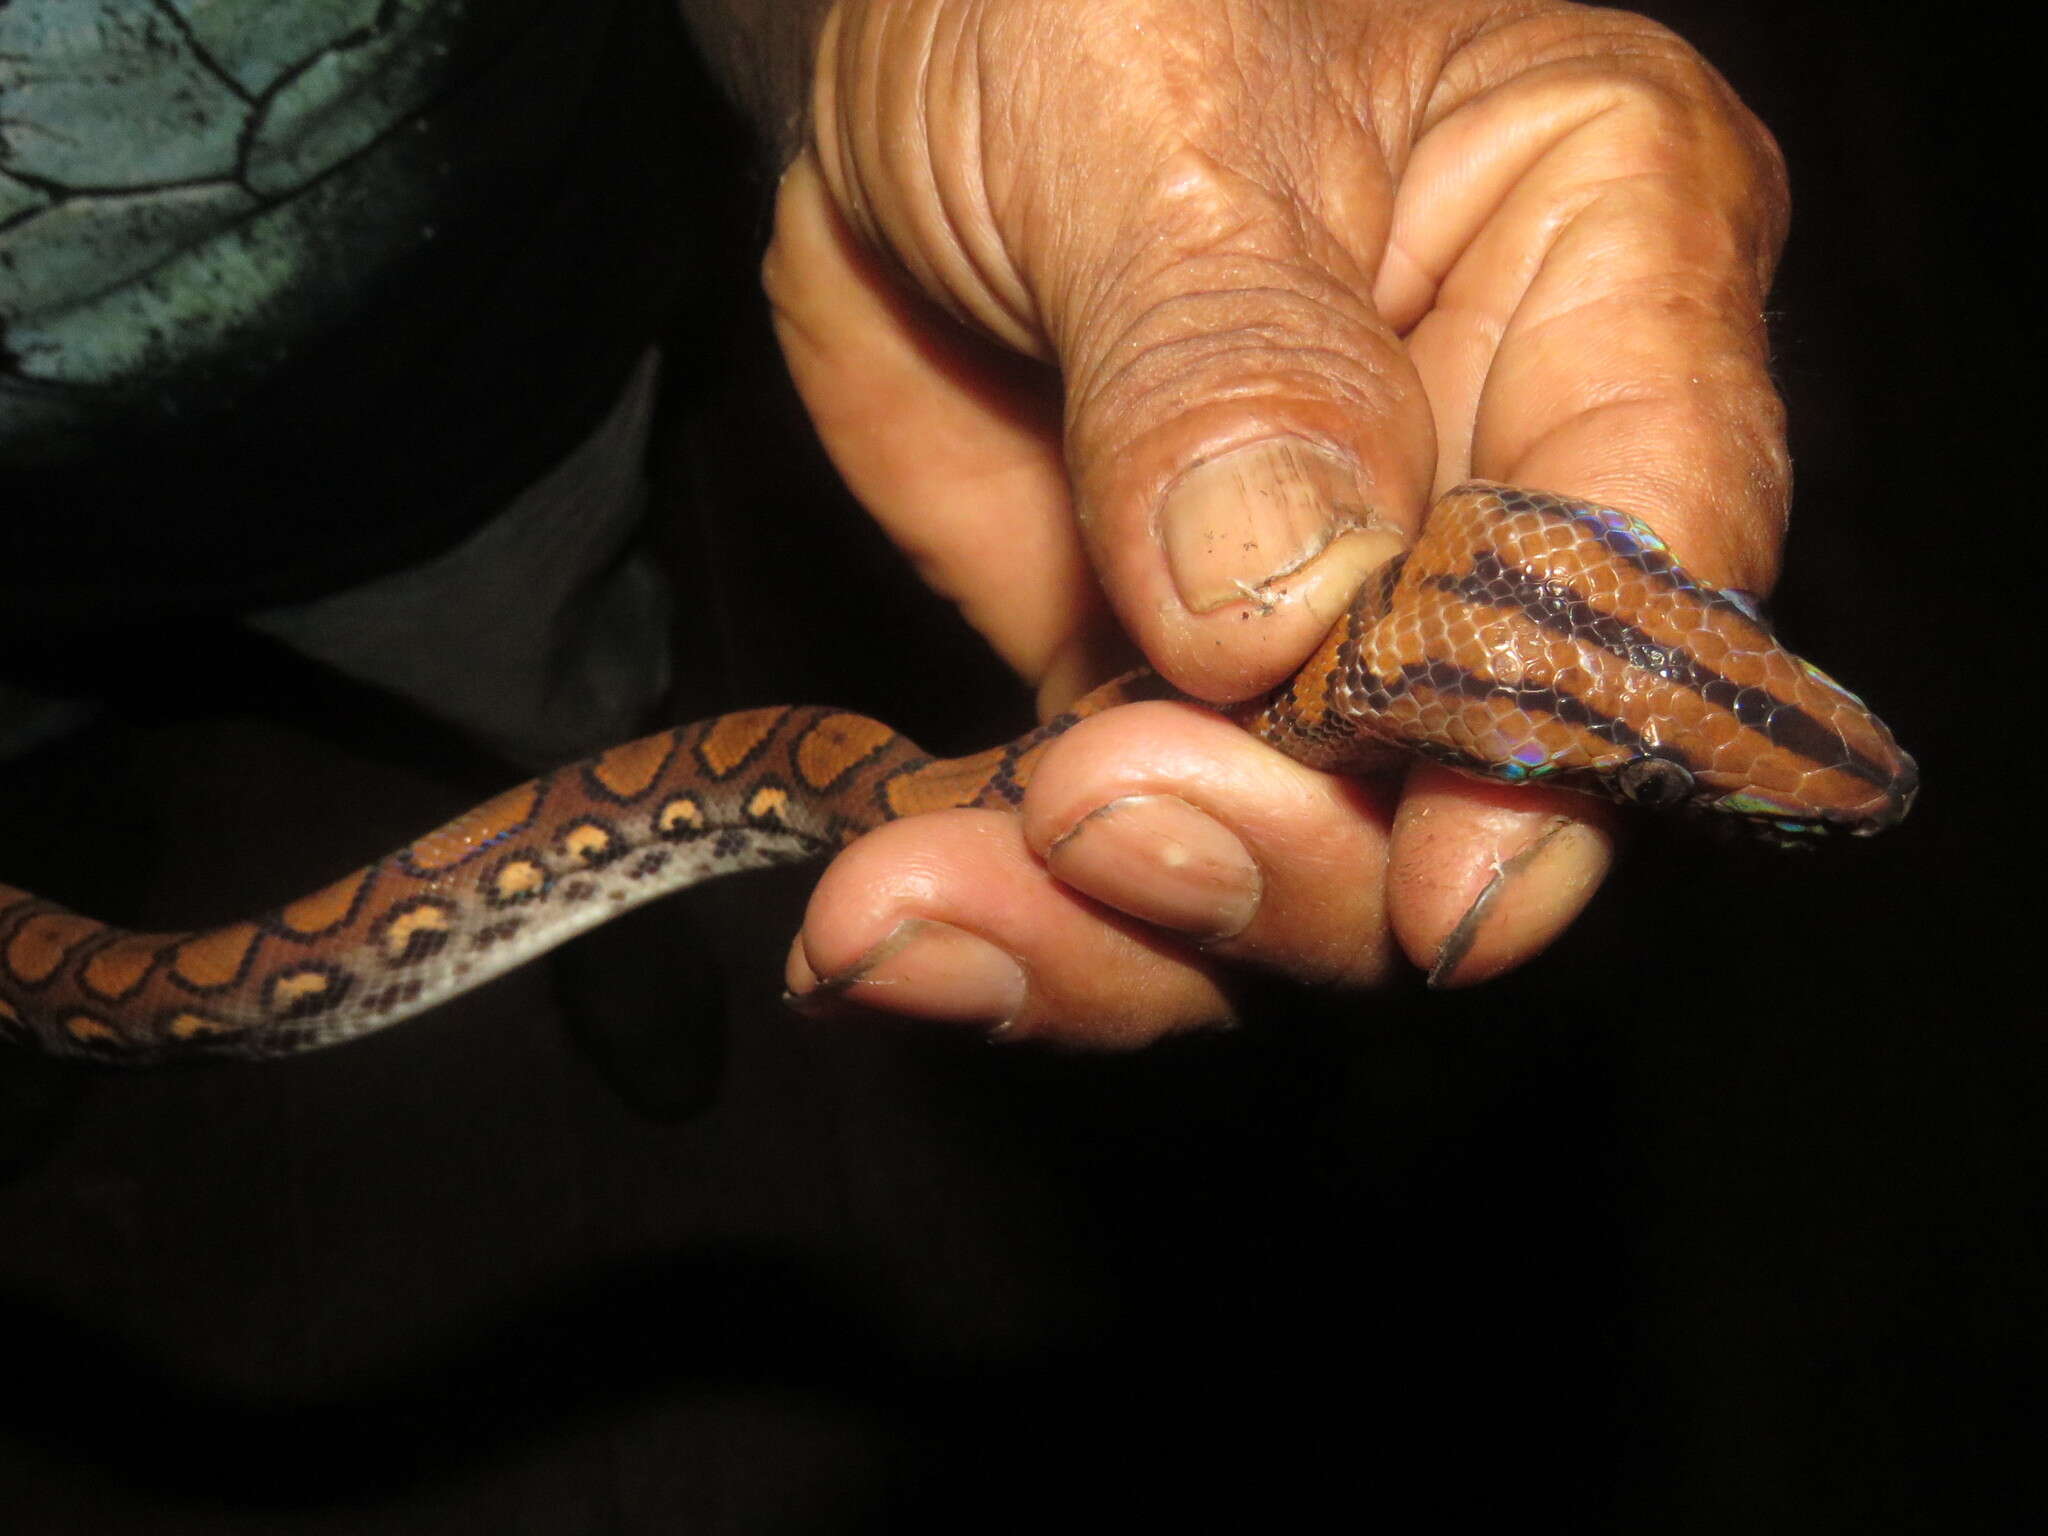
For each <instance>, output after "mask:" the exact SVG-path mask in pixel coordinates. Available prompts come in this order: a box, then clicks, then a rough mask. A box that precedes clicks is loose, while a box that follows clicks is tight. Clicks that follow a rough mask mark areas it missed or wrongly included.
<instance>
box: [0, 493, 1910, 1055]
mask: <svg viewBox="0 0 2048 1536" xmlns="http://www.w3.org/2000/svg"><path fill="white" fill-rule="evenodd" d="M1169 696H1173V691H1172V690H1171V689H1170V688H1169V687H1167V685H1166V684H1164V683H1163V682H1161V681H1160V680H1159V679H1158V678H1157V677H1156V676H1154V675H1153V674H1151V673H1148V672H1137V673H1133V674H1131V675H1130V676H1128V677H1125V678H1121V679H1119V680H1117V681H1116V682H1113V683H1110V684H1108V685H1107V686H1106V687H1103V688H1101V689H1098V690H1097V691H1096V692H1094V693H1092V694H1090V695H1089V696H1088V697H1087V698H1086V699H1084V700H1083V701H1082V702H1081V703H1080V704H1079V705H1078V706H1076V708H1075V709H1074V710H1073V711H1072V712H1070V713H1068V714H1065V715H1062V716H1060V717H1059V718H1058V719H1055V720H1052V721H1050V722H1048V723H1047V724H1046V725H1044V726H1041V727H1040V728H1039V729H1037V730H1035V731H1032V732H1031V733H1029V734H1028V735H1025V736H1023V737H1021V738H1019V739H1018V740H1017V741H1014V742H1012V743H1010V744H1009V745H1008V746H1005V747H998V748H995V749H993V750H990V751H987V752H982V753H979V754H977V755H975V756H972V757H963V758H954V759H934V758H930V757H927V756H926V755H924V754H923V753H921V752H920V751H918V749H917V748H916V747H915V746H913V745H912V744H911V743H910V742H908V741H907V740H905V739H904V738H903V737H902V736H899V735H898V734H896V732H895V731H893V730H891V729H890V728H889V727H887V726H885V725H882V724H881V723H879V722H877V721H874V720H870V719H867V718H864V717H862V716H859V715H852V714H846V713H843V712H840V711H836V710H830V709H816V708H772V709H755V710H748V711H746V712H744V713H740V714H732V715H723V716H720V717H718V718H717V719H713V720H706V721H702V722H700V723H698V724H695V725H687V726H682V727H680V728H678V729H675V730H671V731H664V732H662V733H660V734H658V735H654V736H650V737H647V738H646V739H645V740H642V741H636V742H633V743H631V744H629V745H626V746H621V747H615V748H613V749H612V750H611V751H609V752H606V753H604V754H602V755H601V756H598V757H595V758H592V759H590V760H589V761H587V762H583V763H579V764H575V765H573V766H570V767H567V768H562V769H558V770H556V771H555V772H553V773H549V774H547V775H545V776H543V777H541V778H539V779H536V780H534V781H533V782H531V783H528V784H522V785H520V786H519V787H518V788H516V789H512V790H508V791H507V792H505V793H504V794H502V795H499V796H498V797H497V798H496V799H494V800H492V801H490V802H489V803H488V804H485V805H481V806H479V807H477V808H476V809H475V810H472V811H470V812H469V813H467V814H466V815H463V816H460V817H457V818H456V819H455V820H454V821H452V822H450V823H448V825H446V826H444V827H441V828H439V829H438V830H436V831H433V832H430V833H428V834H427V835H426V836H424V837H422V838H420V839H419V840H418V841H416V842H414V843H411V844H409V845H408V846H406V847H404V848H401V849H399V850H398V851H397V852H395V853H393V854H391V855H389V856H388V857H386V858H384V859H381V860H379V861H378V862H377V863H375V864H372V865H370V866H368V867H367V868H365V869H360V870H357V871H356V872H355V873H354V874H351V875H348V876H346V877H345V878H343V879H340V880H337V881H336V882H335V883H333V884H332V885H329V886H327V887H325V888H324V889H322V890H319V891H315V892H313V893H312V894H310V895H308V896H304V897H302V898H300V899H299V900H297V901H294V902H291V903H289V904H288V905H286V906H283V907H280V908H278V909H277V910H276V911H274V912H269V913H265V914H264V915H262V916H260V917H256V918H253V919H250V920H248V921H246V922H239V923H232V924H229V925H228V926H226V927H222V928H214V929H209V930H206V931H203V932H194V933H177V934H172V933H130V932H127V931H125V930H122V929H119V928H115V927H111V926H109V925H107V924H105V923H101V922H96V921H95V920H93V919H92V918H89V917H81V916H78V915H76V914H74V913H71V912H67V911H65V910H64V909H62V908H60V907H57V906H55V905H53V904H51V903H49V902H46V901H43V900H40V899H38V898H37V897H35V896H32V895H30V894H28V893H27V892H25V891H20V890H16V889H14V888H12V887H10V886H0V1036H5V1037H9V1038H12V1039H14V1040H16V1041H20V1042H23V1043H25V1044H27V1045H29V1046H30V1047H32V1048H36V1049H40V1050H43V1051H47V1052H50V1053H53V1054H60V1055H67V1056H83V1057H90V1058H96V1059H100V1060H104V1061H115V1062H127V1063H143V1062H153V1061H159V1060H164V1059H167V1058H175V1057H181V1056H194V1055H226V1056H250V1057H259V1056H277V1055H286V1054H291V1053H294V1052H298V1051H305V1050H313V1049H316V1048H318V1047H321V1046H325V1045H332V1044H335V1043H337V1042H340V1041H343V1040H348V1039H351V1038H353V1037H355V1036H357V1035H361V1034H365V1033H368V1032H370V1031H372V1030H377V1029H382V1028H384V1027H385V1026H386V1025H389V1024H394V1023H397V1022H398V1021H399V1020H401V1019H405V1018H409V1017H411V1016H412V1015H415V1014H417V1013H420V1012H422V1011H424V1010H425V1009H428V1008H432V1007H434V1006H435V1005H436V1004H438V1003H441V1002H444V1001H446V1000H447V999H448V998H450V997H453V996H455V995H456V994H458V993H461V992H465V991H467V990H469V989H470V988H472V987H477V986H480V985H482V984H483V983H484V982H486V981H489V980H490V979H491V978H493V977H495V976H498V975H501V974H502V973H504V972H505V971H507V970H510V969H511V968H513V967H514V966H517V965H521V964H524V963H525V962H526V961H528V960H531V959H533V958H534V957H535V956H536V955H539V954H542V953H544V952H545V951H547V950H549V949H552V948H553V947H554V946H555V945H557V944H560V943H561V942H563V941H564V940H565V939H568V938H571V937H573V936H574V935H576V934H578V933H581V932H582V931H584V930H585V929H587V928H590V927H593V926H595V925H596V924H598V923H601V922H604V921H605V920H606V919H607V918H610V917H612V916H614V915H616V914H618V913H620V912H623V911H625V910H627V909H628V908H630V907H633V906H636V905H638V904H639V903H641V902H644V901H648V900H651V899H653V898H655V897H657V896H661V895H665V894H667V893H669V892H672V891H676V890H680V889H682V888H684V887H686V886H690V885H694V884H696V883H697V882H699V881H702V880H709V879H713V878H716V877H717V876H720V875H725V874H732V873H735V872H737V871H740V870H745V869H754V868H759V867H762V866H764V865H771V864H782V863H787V862H789V861H792V860H798V859H806V858H810V857H812V856H814V855H818V854H821V853H825V852H828V851H830V850H832V849H835V848H838V847H841V846H843V845H844V844H846V843H848V842H850V841H851V840H852V839H853V838H855V837H857V836H859V835H860V834H861V833H862V832H865V831H867V830H869V829H870V828H873V827H875V826H877V825H879V824H881V823H882V822H885V821H889V820H893V819H895V818H897V817H902V816H909V815H914V814H916V813H918V812H920V811H928V810H935V809H940V808H944V807H952V806H978V807H997V808H1000V807H1007V806H1011V805H1014V804H1015V803H1016V802H1017V800H1018V799H1019V798H1020V797H1021V795H1022V793H1023V788H1024V785H1025V783H1026V782H1027V781H1028V780H1029V778H1030V776H1031V771H1032V768H1033V765H1034V764H1035V762H1036V761H1037V759H1038V756H1039V754H1040V753H1041V751H1043V749H1044V748H1045V746H1046V744H1047V743H1048V742H1050V741H1051V740H1052V739H1053V738H1054V737H1056V736H1058V735H1059V734H1060V733H1061V732H1062V731H1064V730H1066V729H1067V728H1068V727H1069V726H1071V725H1072V724H1073V723H1074V722H1075V721H1076V720H1078V719H1080V718H1082V717H1083V716H1085V715H1088V714H1092V713H1095V712H1097V711H1100V710H1103V709H1106V708H1108V707H1110V706H1111V705H1114V704H1119V703H1123V702H1126V701H1129V700H1132V699H1136V698H1145V697H1154V698H1156V697H1169ZM1232 713H1233V715H1234V717H1235V718H1237V719H1238V720H1239V721H1240V723H1242V724H1243V725H1244V726H1245V727H1246V728H1247V729H1249V730H1251V731H1252V732H1254V733H1255V734H1257V735H1258V736H1260V737H1262V738H1263V739H1265V740H1266V741H1268V742H1270V743H1271V744H1272V745H1273V746H1275V747H1277V748H1279V749H1280V750H1281V751H1283V752H1286V753H1288V754H1289V755H1291V756H1293V757H1296V758H1299V759H1301V760H1302V761H1304V762H1307V763H1309V764H1311V765H1313V766H1316V767H1320V768H1326V769H1330V770H1333V771H1345V772H1358V773H1365V772H1375V771H1381V770H1384V769H1387V768H1389V767H1393V766H1397V765H1398V764H1399V763H1400V762H1401V761H1402V760H1403V759H1404V757H1405V755H1406V754H1420V755H1422V756H1424V757H1428V758H1432V759H1434V760H1436V761H1438V762H1441V763H1446V764H1448V765H1450V766H1451V767H1453V768H1457V769H1460V770H1463V771H1465V772H1468V773H1472V774H1477V775H1482V776H1485V777H1487V778H1492V779H1496V780H1501V781H1506V782H1510V783H1519V784H1535V783H1545V784H1551V785H1561V786H1566V787H1570V788H1574V789H1580V790H1586V791H1589V792H1592V793H1596V794H1601V795H1605V796H1608V797H1609V798H1613V799H1617V800H1624V801H1630V802H1634V803H1638V804H1644V805H1651V806H1657V807H1667V808H1697V809H1703V810H1711V811H1715V812H1719V813H1722V814H1725V815H1732V816H1735V817H1739V818H1743V819H1744V820H1747V821H1750V822H1753V823H1756V824H1758V825H1759V826H1760V827H1761V828H1762V829H1763V830H1764V831H1766V832H1767V833H1769V834H1770V835H1772V836H1774V837H1777V838H1779V839H1781V840H1793V839H1796V838H1797V837H1798V836H1800V835H1802V834H1806V833H1816V832H1825V831H1830V830H1840V831H1848V832H1852V833H1859V834H1867V833H1871V832H1876V831H1880V830H1882V829H1883V828H1885V827H1889V826H1891V825H1892V824H1894V823H1895V822H1897V821H1898V820H1899V819H1900V818H1901V817H1902V816H1904V815H1905V813H1906V811H1907V809H1908V808H1909V806H1910V805H1911V803H1912V799H1913V794H1914V790H1915V787H1916V785H1917V774H1916V771H1915V769H1914V767H1913V763H1912V760H1911V759H1910V758H1908V757H1907V756H1906V755H1905V754H1904V753H1903V752H1901V751H1900V750H1899V748H1898V747H1897V745H1896V744H1895V743H1894V742H1893V740H1892V736H1891V733H1890V732H1889V731H1888V730H1886V728H1885V727H1884V725H1883V724H1882V723H1881V722H1879V721H1878V719H1877V718H1876V717H1875V716H1874V715H1872V714H1871V713H1870V712H1869V710H1867V709H1866V708H1865V707H1864V706H1863V704H1862V703H1861V702H1860V701H1859V700H1857V699H1856V698H1855V697H1854V696H1853V695H1852V694H1850V693H1848V692H1847V691H1846V690H1845V689H1843V688H1842V687H1841V686H1840V685H1839V684H1837V683H1835V682H1834V681H1833V680H1831V679H1830V678H1828V677H1827V676H1826V674H1824V673H1822V672H1821V671H1819V670H1818V669H1817V668H1815V667H1813V666H1811V665H1809V664H1808V663H1806V662H1803V661H1801V660H1799V659H1798V658H1797V657H1796V656H1794V655H1792V654H1791V653H1790V652H1789V651H1787V650H1785V649H1784V648H1783V647H1782V646H1780V645H1779V644H1778V642H1777V641H1776V640H1775V639H1774V638H1773V637H1772V635H1771V633H1770V631H1769V629H1768V628H1767V627H1766V626H1765V624H1764V623H1763V621H1762V620H1761V618H1760V617H1759V616H1758V613H1757V611H1756V608H1755V605H1754V604H1753V603H1751V602H1750V601H1749V600H1748V599H1746V598H1744V597H1743V596H1741V595H1740V594H1737V593H1731V592H1723V591H1718V590H1716V589H1714V588H1712V587H1708V586H1705V585H1703V584H1701V583H1700V582H1697V581H1695V580H1694V579H1693V578H1692V577H1691V576H1689V575H1688V574H1687V573H1686V572H1685V571H1684V570H1683V569H1682V568H1680V567H1679V565H1678V564H1677V563H1676V562H1675V561H1674V560H1673V559H1672V558H1671V556H1670V554H1669V553H1668V551H1667V550H1666V548H1665V545H1664V543H1663V541H1662V540H1661V539H1659V538H1658V536H1657V535H1656V534H1655V533H1654V532H1653V531H1652V530H1651V529H1650V528H1649V527H1647V526H1646V525H1645V524H1643V523H1641V522H1639V521H1637V520H1636V519H1634V518H1632V517H1629V516H1627V515H1626V514H1623V513H1620V512H1615V511H1611V510H1608V509H1606V508H1602V507H1595V506H1591V505H1588V504H1585V503H1582V502H1574V501H1569V500H1566V499H1564V498H1561V497H1556V496H1550V495H1545V494H1541V493H1537V492H1530V491H1521V490H1514V489H1511V488H1508V487H1505V486H1498V485H1490V484H1484V483H1478V482H1475V483H1472V484H1468V485H1464V486H1460V487H1458V488H1457V489H1455V490H1453V491H1451V492H1450V493H1448V494H1447V495H1446V496H1445V497H1444V498H1443V499H1442V500H1441V501H1440V502H1439V503H1438V504H1437V506H1436V507H1435V508H1434V509H1433V511H1432V512H1431V515H1430V518H1429V520H1428V524H1427V526H1426V527H1425V529H1424V531H1423V533H1422V536H1421V538H1420V539H1419V540H1418V541H1417V543H1416V544H1415V545H1414V547H1413V548H1412V549H1411V550H1409V551H1408V553H1407V554H1406V555H1404V556H1402V557H1400V558H1399V559H1397V560H1395V561H1393V562H1391V563H1390V564H1389V565H1388V566H1386V567H1385V568H1384V569H1383V570H1382V571H1381V572H1380V573H1378V575H1377V576H1375V577H1374V578H1372V579H1369V580H1368V581H1367V582H1366V584H1365V586H1364V588H1363V589H1362V590H1361V591H1360V593H1359V594H1358V597H1357V598H1356V600H1355V601H1354V602H1353V604H1352V606H1351V608H1350V610H1349V611H1348V612H1347V613H1346V615H1345V616H1344V618H1343V619H1342V620H1341V621H1340V622H1339V623H1338V624H1337V625H1336V627H1335V628H1334V629H1333V630H1332V631H1331V633H1330V635H1329V637H1328V638H1327V639H1326V640H1325V641H1324V642H1323V643H1322V645H1321V646H1320V648H1319V649H1318V650H1317V652H1316V654H1315V655H1314V656H1313V657H1311V658H1310V660H1309V661H1308V663H1307V664H1306V665H1305V666H1304V667H1303V668H1302V669H1301V670H1300V672H1299V673H1297V674H1296V675H1295V677H1294V678H1293V679H1292V680H1290V681H1289V682H1287V683H1286V684H1284V685H1282V686H1281V687H1280V688H1279V689H1277V690H1276V691H1275V692H1274V693H1272V694H1271V695H1269V696H1267V697H1266V698H1264V699H1260V700H1256V701H1253V702H1252V703H1250V704H1247V705H1242V706H1239V707H1238V708H1237V709H1236V710H1234V711H1232Z"/></svg>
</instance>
